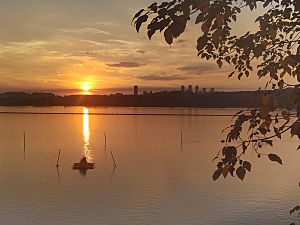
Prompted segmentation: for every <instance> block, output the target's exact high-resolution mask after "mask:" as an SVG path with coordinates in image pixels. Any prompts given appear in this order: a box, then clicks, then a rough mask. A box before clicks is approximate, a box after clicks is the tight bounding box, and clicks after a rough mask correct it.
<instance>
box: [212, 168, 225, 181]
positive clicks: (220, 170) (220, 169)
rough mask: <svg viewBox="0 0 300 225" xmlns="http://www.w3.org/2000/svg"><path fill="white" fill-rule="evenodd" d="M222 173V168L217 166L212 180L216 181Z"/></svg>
mask: <svg viewBox="0 0 300 225" xmlns="http://www.w3.org/2000/svg"><path fill="white" fill-rule="evenodd" d="M222 173H223V170H222V168H218V169H217V170H216V171H215V172H214V174H213V176H212V178H213V180H214V181H216V180H217V179H218V178H219V177H220V176H221V174H222Z"/></svg>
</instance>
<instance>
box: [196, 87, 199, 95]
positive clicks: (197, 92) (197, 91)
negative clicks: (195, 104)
mask: <svg viewBox="0 0 300 225" xmlns="http://www.w3.org/2000/svg"><path fill="white" fill-rule="evenodd" d="M195 94H199V86H198V85H196V87H195Z"/></svg>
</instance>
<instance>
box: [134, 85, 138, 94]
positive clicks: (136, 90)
mask: <svg viewBox="0 0 300 225" xmlns="http://www.w3.org/2000/svg"><path fill="white" fill-rule="evenodd" d="M133 95H135V96H136V95H139V86H137V85H134V87H133Z"/></svg>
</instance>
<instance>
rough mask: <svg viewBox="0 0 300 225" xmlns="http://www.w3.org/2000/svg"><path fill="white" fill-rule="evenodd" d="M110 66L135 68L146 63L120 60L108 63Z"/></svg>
mask: <svg viewBox="0 0 300 225" xmlns="http://www.w3.org/2000/svg"><path fill="white" fill-rule="evenodd" d="M106 65H107V66H109V67H119V68H135V67H141V66H144V65H145V64H141V63H138V62H119V63H112V64H106Z"/></svg>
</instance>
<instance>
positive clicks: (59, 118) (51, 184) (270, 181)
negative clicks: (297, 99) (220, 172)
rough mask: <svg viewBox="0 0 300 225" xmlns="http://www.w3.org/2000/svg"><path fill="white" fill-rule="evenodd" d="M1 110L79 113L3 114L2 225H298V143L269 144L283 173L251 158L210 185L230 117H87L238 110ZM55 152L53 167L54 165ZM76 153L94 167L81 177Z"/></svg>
mask: <svg viewBox="0 0 300 225" xmlns="http://www.w3.org/2000/svg"><path fill="white" fill-rule="evenodd" d="M0 111H12V112H64V113H66V112H67V113H68V112H72V113H74V112H79V113H84V114H82V115H81V114H76V115H72V114H70V115H68V114H62V115H59V114H54V115H46V114H42V115H39V114H36V115H30V114H24V115H22V114H0V154H1V156H0V224H1V225H2V224H3V225H35V224H42V225H48V224H49V225H53V224H55V225H81V224H85V225H94V224H95V225H96V224H97V225H98V224H103V225H167V224H168V225H201V224H203V225H204V224H205V225H221V224H222V225H224V224H225V225H226V224H228V225H229V224H230V225H240V224H243V225H250V224H251V225H253V224H264V225H266V224H267V225H277V224H289V223H290V222H294V221H295V219H294V218H292V217H290V216H289V210H290V209H291V208H292V207H294V206H295V205H297V204H299V203H300V189H299V187H298V183H299V181H300V163H299V159H300V151H298V152H297V151H296V149H297V146H298V144H299V143H298V141H297V140H296V139H295V140H294V139H293V141H291V139H289V137H284V140H283V141H281V142H276V143H275V144H276V147H275V148H274V151H275V152H278V154H279V155H280V156H281V158H282V159H283V162H284V165H283V166H280V165H279V164H276V163H272V162H269V161H268V159H266V158H261V159H258V158H257V157H256V155H255V154H254V153H249V155H248V159H249V161H251V162H252V166H253V169H252V172H251V173H249V174H247V175H246V179H245V181H244V182H242V181H240V180H238V179H236V178H231V177H229V178H227V179H226V180H225V179H222V178H221V179H219V180H218V181H217V182H213V181H212V179H211V175H212V173H213V172H214V170H215V163H212V159H213V158H214V156H215V155H216V153H217V151H218V150H219V149H220V148H221V147H222V144H221V143H220V139H221V137H222V134H221V131H222V129H223V128H224V127H226V126H227V125H229V123H230V119H231V118H230V117H228V116H225V117H214V116H187V115H185V116H162V115H160V116H136V115H126V116H124V115H123V116H120V115H94V114H93V115H89V113H159V114H161V113H171V114H179V113H182V114H213V115H214V114H234V113H235V112H236V111H237V110H236V109H226V110H224V109H166V108H165V109H162V108H153V109H151V108H82V107H68V108H64V107H45V108H34V107H0ZM181 131H182V132H183V140H184V144H183V148H181V145H180V133H181ZM23 132H26V149H25V152H24V150H23ZM104 133H106V136H107V147H106V148H105V147H104ZM58 149H61V158H60V163H59V164H60V166H59V170H57V169H56V166H55V165H56V160H57V154H58ZM266 151H268V149H267V150H266ZM111 152H113V154H114V156H115V160H116V163H117V166H116V168H114V166H113V161H112V158H111V155H110V153H111ZM83 155H86V156H87V157H88V159H89V160H90V161H92V162H94V163H95V164H96V169H94V170H89V171H87V173H86V175H83V174H81V173H80V172H79V171H74V170H72V165H73V163H74V162H78V161H79V160H80V158H81V157H82V156H83Z"/></svg>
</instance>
